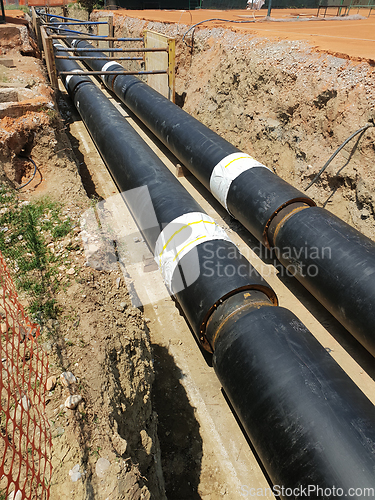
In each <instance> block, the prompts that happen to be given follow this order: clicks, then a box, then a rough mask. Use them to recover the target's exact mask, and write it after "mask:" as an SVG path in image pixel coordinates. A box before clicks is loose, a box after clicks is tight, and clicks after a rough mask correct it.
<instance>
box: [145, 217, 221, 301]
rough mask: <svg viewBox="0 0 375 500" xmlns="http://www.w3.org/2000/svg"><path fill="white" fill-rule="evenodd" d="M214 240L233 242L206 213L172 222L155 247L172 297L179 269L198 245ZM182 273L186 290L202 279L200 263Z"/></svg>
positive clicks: (156, 255) (158, 261)
mask: <svg viewBox="0 0 375 500" xmlns="http://www.w3.org/2000/svg"><path fill="white" fill-rule="evenodd" d="M210 240H226V241H231V240H230V238H229V237H228V236H227V234H226V232H225V231H224V229H222V228H221V227H220V226H218V224H216V222H215V221H214V219H212V217H209V216H208V215H207V214H205V213H202V212H190V213H187V214H184V215H181V216H180V217H177V218H176V219H174V220H173V221H172V222H170V223H169V224H168V225H167V226H166V227H165V228H164V229H163V231H162V232H161V233H160V234H159V237H158V239H157V241H156V245H155V252H154V255H155V261H156V262H157V264H158V266H159V269H160V271H161V274H162V276H163V279H164V282H165V284H166V285H167V287H168V289H169V290H170V291H171V292H172V293H176V292H177V291H180V290H172V278H173V273H174V271H175V269H176V267H177V266H178V265H179V264H180V260H181V259H182V257H183V256H184V255H186V254H187V253H189V252H191V251H193V250H194V249H195V247H196V246H197V245H200V244H201V243H205V242H207V241H210ZM190 267H191V266H190V265H189V269H182V272H183V274H184V279H185V286H189V285H190V284H192V283H194V281H195V280H196V279H197V277H198V276H199V262H198V257H197V268H194V269H190Z"/></svg>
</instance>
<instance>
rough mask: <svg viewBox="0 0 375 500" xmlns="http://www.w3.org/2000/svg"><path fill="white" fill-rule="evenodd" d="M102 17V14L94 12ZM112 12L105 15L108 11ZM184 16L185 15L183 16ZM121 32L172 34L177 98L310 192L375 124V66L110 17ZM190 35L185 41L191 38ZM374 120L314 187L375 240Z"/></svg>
mask: <svg viewBox="0 0 375 500" xmlns="http://www.w3.org/2000/svg"><path fill="white" fill-rule="evenodd" d="M96 15H98V13H96ZM107 15H108V13H107ZM184 19H186V17H185V18H184ZM114 23H115V33H116V36H141V34H142V32H143V30H144V29H146V28H147V29H151V30H155V31H159V32H162V33H165V34H167V35H169V36H171V37H175V39H176V64H177V71H176V92H177V96H176V102H178V103H179V104H180V105H181V106H182V107H183V109H184V110H186V111H187V112H188V113H190V114H192V115H193V116H195V117H197V118H198V119H199V120H200V121H201V122H202V123H204V124H205V125H207V126H208V127H210V128H211V129H212V130H214V131H215V132H217V133H218V134H219V135H221V136H222V137H224V138H225V139H227V140H228V141H229V142H231V143H232V144H234V145H235V146H237V147H239V148H240V149H242V150H243V151H245V152H247V153H249V154H251V155H253V156H254V157H255V158H256V159H257V160H259V161H260V162H262V163H264V164H265V165H267V166H268V167H270V168H272V169H273V170H274V172H276V173H277V174H278V175H280V176H281V177H282V178H284V179H285V180H287V181H288V182H289V183H291V184H292V185H294V186H295V187H297V188H299V189H301V190H304V189H305V188H306V187H307V186H308V184H309V182H310V181H311V180H312V179H313V177H314V176H315V175H316V174H317V172H318V171H319V170H320V168H321V167H322V166H323V165H324V164H325V163H326V161H327V160H328V159H329V158H330V156H331V155H332V153H333V152H334V151H335V150H336V149H337V148H338V147H339V145H340V144H341V143H342V142H343V141H344V140H345V139H346V138H348V137H349V136H350V135H351V134H352V133H353V132H354V131H356V130H358V129H359V128H361V127H363V126H364V125H366V123H368V122H370V123H374V120H375V114H374V104H375V87H374V83H373V82H374V77H375V69H374V67H373V66H372V65H370V64H368V63H357V62H353V61H351V60H350V59H340V58H338V57H334V56H332V55H329V54H326V53H323V52H316V51H315V50H314V48H313V47H311V46H310V45H309V44H308V43H307V42H304V41H298V40H279V41H278V42H277V43H276V42H275V40H273V39H267V38H265V37H259V35H253V34H238V33H234V32H233V31H231V30H229V29H224V28H218V27H217V28H212V29H208V28H201V29H200V30H199V31H197V32H196V33H195V35H194V42H193V48H192V49H191V48H189V47H188V46H187V45H186V44H185V43H184V42H183V35H184V33H185V32H186V31H187V29H188V27H187V26H186V25H183V24H177V23H176V24H163V23H161V22H151V21H144V20H140V19H136V18H132V17H125V16H124V15H123V13H122V12H119V13H116V15H115V16H114ZM190 42H191V39H190V38H189V44H190ZM374 139H375V127H372V128H369V129H367V130H366V131H365V132H364V133H363V134H362V135H359V136H357V137H356V138H355V139H354V140H352V141H351V142H349V143H348V144H347V145H346V146H345V148H344V149H343V150H342V151H341V152H340V153H339V154H338V155H337V157H336V158H335V160H334V161H333V162H332V163H331V164H330V165H329V167H328V168H327V170H326V171H325V172H324V174H323V175H322V176H321V177H320V179H319V180H318V182H316V183H315V184H314V185H313V186H312V187H311V189H309V190H308V194H309V195H310V196H311V197H312V198H313V199H314V200H315V201H316V202H317V203H318V204H320V205H322V206H325V207H326V208H327V209H328V210H330V211H332V212H333V213H334V214H336V215H338V216H339V217H340V218H342V219H343V220H345V221H346V222H348V223H349V224H351V225H352V226H354V227H355V228H356V229H358V230H359V231H361V232H362V233H363V234H365V235H366V236H368V237H370V238H372V239H375V224H374V215H375V198H374V195H373V192H374V189H373V187H374V184H375V173H374V170H373V168H372V166H373V164H374V162H375V148H374Z"/></svg>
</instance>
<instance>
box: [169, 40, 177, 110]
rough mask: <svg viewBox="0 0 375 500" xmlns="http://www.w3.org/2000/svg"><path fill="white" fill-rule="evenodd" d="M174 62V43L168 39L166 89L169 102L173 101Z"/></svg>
mask: <svg viewBox="0 0 375 500" xmlns="http://www.w3.org/2000/svg"><path fill="white" fill-rule="evenodd" d="M175 62H176V42H175V39H174V38H169V39H168V87H169V97H168V98H169V100H170V101H172V102H174V100H175Z"/></svg>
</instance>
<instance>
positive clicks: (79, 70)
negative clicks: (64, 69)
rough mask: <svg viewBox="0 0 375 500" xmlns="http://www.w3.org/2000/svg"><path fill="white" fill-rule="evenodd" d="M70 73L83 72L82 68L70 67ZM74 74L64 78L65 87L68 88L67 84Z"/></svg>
mask: <svg viewBox="0 0 375 500" xmlns="http://www.w3.org/2000/svg"><path fill="white" fill-rule="evenodd" d="M72 73H84V71H83V69H72ZM73 76H74V75H68V76H67V77H66V79H65V88H66V89H67V90H68V85H69V82H70V80H71V79H72V78H73Z"/></svg>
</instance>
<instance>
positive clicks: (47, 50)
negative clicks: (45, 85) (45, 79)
mask: <svg viewBox="0 0 375 500" xmlns="http://www.w3.org/2000/svg"><path fill="white" fill-rule="evenodd" d="M40 33H41V37H42V43H43V49H44V57H45V60H46V65H47V71H48V76H49V79H50V82H51V87H52V88H53V89H54V90H58V88H59V83H58V79H57V70H56V65H55V55H54V52H53V41H52V38H50V37H49V36H47V33H46V30H45V29H44V27H43V26H41V28H40Z"/></svg>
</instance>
